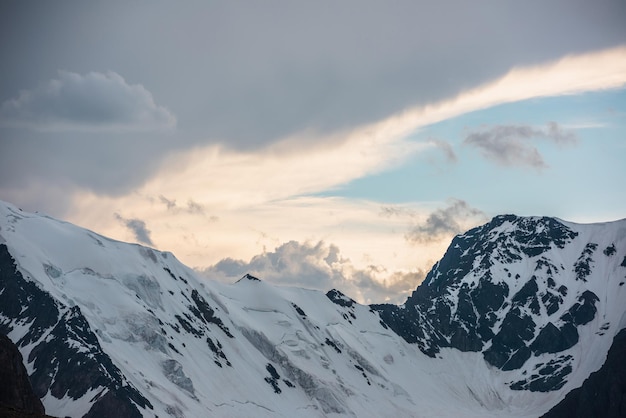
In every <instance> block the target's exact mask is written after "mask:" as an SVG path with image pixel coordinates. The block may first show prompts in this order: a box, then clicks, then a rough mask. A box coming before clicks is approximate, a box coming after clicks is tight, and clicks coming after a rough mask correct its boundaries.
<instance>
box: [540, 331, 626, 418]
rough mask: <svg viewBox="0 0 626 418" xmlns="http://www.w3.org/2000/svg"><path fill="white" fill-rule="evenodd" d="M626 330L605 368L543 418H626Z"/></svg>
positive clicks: (590, 377) (613, 348) (610, 352)
mask: <svg viewBox="0 0 626 418" xmlns="http://www.w3.org/2000/svg"><path fill="white" fill-rule="evenodd" d="M625 359H626V330H622V331H620V333H619V334H617V336H616V337H615V339H614V340H613V345H612V346H611V349H610V350H609V354H608V356H607V358H606V361H605V362H604V365H603V366H602V368H601V369H600V370H598V371H597V372H594V373H592V374H591V375H590V376H589V377H588V378H587V380H585V383H583V385H582V386H581V387H579V388H576V389H574V390H573V391H571V392H570V393H568V394H567V396H566V397H565V399H563V400H562V401H561V402H560V403H559V404H558V405H557V406H555V407H554V408H552V409H551V410H550V412H548V413H547V414H545V415H544V416H543V417H542V418H592V417H598V418H621V417H626V360H625Z"/></svg>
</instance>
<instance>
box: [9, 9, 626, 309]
mask: <svg viewBox="0 0 626 418" xmlns="http://www.w3.org/2000/svg"><path fill="white" fill-rule="evenodd" d="M624 22H626V3H625V2H624V1H621V0H614V1H609V0H597V1H593V2H591V1H587V0H555V1H550V2H545V1H532V0H531V1H525V2H520V1H499V2H493V1H486V0H485V1H483V0H480V1H473V2H468V1H447V0H446V1H437V2H426V1H406V2H405V1H393V2H378V1H370V0H359V1H352V0H346V1H341V2H326V1H321V2H320V1H316V2H290V1H266V2H231V1H228V2H226V1H225V2H212V1H207V2H200V1H198V2H185V3H182V2H166V1H156V2H154V1H150V2H147V1H135V2H130V4H129V3H128V2H121V1H101V2H99V1H96V2H82V1H59V2H34V1H32V2H31V1H3V2H1V3H0V48H1V52H2V59H1V60H0V74H1V77H0V199H2V200H5V201H9V202H11V203H14V204H17V205H19V206H21V207H23V208H24V209H27V210H31V211H39V212H43V213H47V214H49V215H51V216H54V217H57V218H61V219H64V220H68V221H70V222H73V223H76V224H79V225H81V226H84V227H87V228H90V229H93V230H95V231H96V232H99V233H101V234H104V235H107V236H111V237H113V238H117V239H120V240H124V241H132V242H138V243H142V244H147V245H150V246H153V247H155V248H158V249H160V250H167V251H172V252H174V253H175V255H176V256H177V257H178V258H179V259H180V260H181V261H183V262H184V263H186V264H187V265H189V266H192V267H194V268H197V269H198V270H200V271H201V272H202V273H203V274H204V275H206V276H207V277H208V278H209V279H212V280H225V281H232V280H234V279H236V278H238V277H240V276H241V275H243V274H244V273H246V272H250V273H252V274H255V275H257V276H259V277H261V278H263V279H265V280H268V281H272V282H276V283H281V284H286V285H295V286H305V287H309V288H316V289H321V290H328V289H330V288H333V287H336V288H339V289H340V290H342V291H344V292H345V293H347V294H348V295H350V296H352V297H353V298H355V299H357V300H359V301H361V302H383V301H390V302H394V303H395V302H402V301H403V300H404V299H405V298H406V296H407V295H408V293H409V292H410V291H411V290H413V289H414V288H415V287H416V286H417V285H418V284H419V283H420V281H421V280H422V279H423V277H424V274H425V272H426V271H428V269H429V268H430V267H431V266H432V264H433V263H434V262H435V261H436V260H437V259H439V258H440V257H441V255H442V254H443V252H444V251H445V248H446V247H447V244H448V243H449V241H450V239H451V238H452V237H453V236H454V235H455V234H457V233H460V232H462V231H464V230H466V229H467V228H469V227H472V226H475V225H478V224H480V223H483V222H485V221H486V220H488V219H490V218H491V217H492V216H494V215H497V214H500V213H515V214H519V215H549V216H557V217H560V218H562V219H566V220H571V221H576V222H599V221H610V220H615V219H619V218H623V217H626V193H625V192H624V179H625V178H626V25H625V24H624Z"/></svg>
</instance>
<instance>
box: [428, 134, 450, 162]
mask: <svg viewBox="0 0 626 418" xmlns="http://www.w3.org/2000/svg"><path fill="white" fill-rule="evenodd" d="M426 142H428V143H429V144H433V145H434V146H435V147H436V148H437V149H439V150H441V152H442V153H443V155H444V156H445V157H446V162H448V163H456V162H457V157H456V153H455V152H454V148H452V145H450V143H449V142H447V141H444V140H442V139H435V138H430V139H429V140H428V141H426Z"/></svg>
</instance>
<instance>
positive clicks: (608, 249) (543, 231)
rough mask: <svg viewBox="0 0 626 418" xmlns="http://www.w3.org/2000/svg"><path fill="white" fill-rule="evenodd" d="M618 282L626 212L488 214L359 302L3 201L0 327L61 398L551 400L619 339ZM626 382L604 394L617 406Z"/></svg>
mask: <svg viewBox="0 0 626 418" xmlns="http://www.w3.org/2000/svg"><path fill="white" fill-rule="evenodd" d="M625 282H626V220H621V221H616V222H610V223H602V224H589V225H581V224H574V223H570V222H564V221H561V220H558V219H554V218H542V217H516V216H512V215H506V216H498V217H496V218H494V219H493V220H491V221H490V222H489V223H487V224H485V225H483V226H480V227H478V228H474V229H472V230H470V231H468V232H467V233H465V234H462V235H459V236H457V237H456V238H454V240H453V241H452V243H451V245H450V247H449V248H448V250H447V252H446V254H445V255H444V257H443V258H442V259H441V260H440V261H439V262H438V263H436V264H435V266H434V267H433V268H432V270H431V271H430V273H429V274H428V276H427V277H426V279H425V281H424V283H422V284H421V285H420V286H419V287H418V288H417V289H416V290H415V291H414V292H413V294H412V295H411V296H410V297H409V298H408V299H407V301H406V302H405V304H403V305H401V306H396V305H372V306H364V305H360V304H358V303H356V302H355V301H353V300H352V299H350V298H349V297H348V296H346V295H344V294H342V293H341V292H339V291H337V290H331V291H329V292H328V293H326V294H324V293H321V292H318V291H312V290H305V289H299V288H290V287H277V286H273V285H270V284H268V283H265V282H263V281H262V280H259V279H258V278H255V277H252V276H250V275H246V276H244V277H243V278H242V279H241V280H239V281H238V282H237V283H234V284H230V285H227V284H223V283H220V282H214V281H209V280H206V279H202V278H200V277H199V276H198V275H197V274H196V273H195V272H194V271H193V270H192V269H190V268H188V267H186V266H184V265H183V264H181V263H180V262H179V261H178V260H177V259H176V258H175V257H174V255H173V254H171V253H168V252H160V251H157V250H154V249H151V248H147V247H143V246H140V245H135V244H126V243H122V242H119V241H114V240H111V239H108V238H106V237H103V236H101V235H98V234H96V233H94V232H91V231H88V230H85V229H82V228H79V227H77V226H74V225H72V224H69V223H66V222H62V221H58V220H55V219H52V218H49V217H47V216H43V215H40V214H32V213H26V212H23V211H22V210H20V209H18V208H16V207H14V206H12V205H11V204H8V203H4V202H0V333H1V334H5V335H7V336H8V337H9V338H10V339H11V340H12V341H13V342H14V343H15V344H16V345H17V347H18V348H19V351H20V352H21V354H22V356H23V358H24V363H25V366H26V370H27V373H28V375H29V377H30V382H31V385H32V387H33V390H34V392H35V394H36V395H37V396H39V397H40V398H41V400H42V402H43V405H44V407H45V410H46V413H47V414H50V415H54V416H71V417H81V416H88V417H101V416H124V417H135V416H136V417H139V416H150V417H152V416H159V417H165V416H174V417H203V416H219V417H244V416H250V417H252V416H254V417H263V416H266V417H281V416H283V417H294V416H299V417H322V416H354V417H398V416H402V417H405V416H406V417H445V416H450V417H458V416H464V417H539V416H542V415H544V414H546V413H549V414H552V415H551V416H559V415H558V414H559V413H558V409H553V408H555V406H557V404H559V402H561V401H562V400H563V399H564V398H565V397H566V395H567V394H570V395H569V397H568V399H569V402H570V404H571V405H573V404H576V402H578V400H576V399H574V400H573V401H572V399H571V397H572V396H577V395H576V393H577V392H576V391H580V390H583V392H584V390H588V389H585V386H584V385H583V383H584V382H585V380H586V379H588V378H589V382H591V381H592V380H593V379H592V378H590V375H592V377H593V375H594V373H596V374H597V373H603V371H602V370H603V369H601V368H602V366H603V364H605V361H607V363H608V360H607V354H608V353H609V352H610V351H611V353H613V352H623V351H624V344H626V338H625V336H626V335H625V332H621V333H620V331H622V330H623V329H624V328H626V303H625V302H626V285H625ZM614 341H615V343H614ZM616 350H617V351H616ZM619 350H621V351H619ZM623 358H624V357H623V356H622V357H620V356H619V355H614V354H612V355H609V359H613V360H611V361H612V362H613V363H611V368H612V370H617V368H619V367H621V368H622V369H623V368H624V361H623ZM616 359H617V360H616ZM620 359H621V360H620ZM615 364H617V366H616V365H615ZM596 380H600V381H604V382H605V383H606V379H596ZM622 381H624V379H623V378H622ZM585 384H587V383H585ZM592 384H595V383H592ZM581 385H583V388H579V387H580V386H581ZM624 387H625V386H624V384H623V383H622V386H619V385H618V386H617V389H616V386H615V385H613V386H610V388H608V389H603V390H605V391H606V392H607V393H606V394H604V395H606V398H607V399H608V401H607V402H604V404H602V402H600V401H598V402H599V403H598V405H599V406H597V407H595V408H596V411H609V410H610V411H613V412H611V413H612V414H616V415H613V416H623V415H620V414H624V413H626V396H625V395H624ZM577 388H579V389H577ZM594 388H596V386H594ZM575 389H576V391H574V390H575ZM594 390H596V389H594ZM610 391H612V392H611V393H609V392H610ZM616 391H617V392H616ZM620 391H621V392H620ZM584 393H587V392H584ZM604 395H602V396H604ZM572 402H573V403H572ZM601 404H602V405H601ZM616 405H617V406H616ZM598 408H600V409H598ZM601 408H605V409H601ZM611 408H612V409H611ZM551 410H552V412H549V411H551ZM555 411H557V412H555ZM555 414H556V415H555ZM607 414H608V413H603V412H599V415H598V416H608V415H607Z"/></svg>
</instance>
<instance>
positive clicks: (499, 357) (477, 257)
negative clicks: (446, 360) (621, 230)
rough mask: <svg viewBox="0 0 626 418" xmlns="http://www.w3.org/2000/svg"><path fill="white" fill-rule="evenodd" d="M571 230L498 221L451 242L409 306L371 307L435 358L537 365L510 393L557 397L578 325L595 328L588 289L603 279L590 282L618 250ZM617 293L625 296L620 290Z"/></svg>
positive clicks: (548, 222)
mask: <svg viewBox="0 0 626 418" xmlns="http://www.w3.org/2000/svg"><path fill="white" fill-rule="evenodd" d="M573 226H574V225H572V226H568V225H566V224H565V223H563V222H559V221H557V220H556V219H553V218H546V217H535V218H523V217H517V216H513V215H504V216H497V217H495V218H494V219H493V220H492V221H491V222H489V223H487V224H485V225H483V226H480V227H478V228H474V229H472V230H470V231H468V232H466V233H465V234H462V235H459V236H457V237H455V238H454V240H453V241H452V244H451V245H450V247H449V248H448V250H447V252H446V254H445V255H444V257H443V258H442V259H441V261H439V262H438V263H437V264H435V266H434V267H433V269H432V270H431V271H430V272H429V273H428V275H427V277H426V279H425V280H424V283H423V284H422V285H420V286H419V287H418V288H417V289H416V290H415V291H414V292H413V294H412V295H411V296H410V297H409V298H408V300H407V301H406V303H405V304H404V306H400V307H398V306H394V305H377V306H375V309H377V310H378V311H379V312H380V314H381V317H382V318H383V321H384V322H385V323H387V324H388V325H389V326H390V327H391V328H392V329H393V330H394V331H396V332H397V333H398V334H399V335H401V336H402V337H403V338H404V339H405V340H406V341H408V342H410V343H416V344H417V345H418V346H419V348H420V350H422V352H424V353H425V354H427V355H429V356H431V357H434V356H435V355H436V354H437V353H439V352H440V350H441V349H442V348H446V347H451V348H455V349H458V350H461V351H465V352H468V351H469V352H481V353H482V355H483V358H484V359H485V361H486V362H487V363H489V364H490V365H492V366H494V367H497V368H498V369H500V370H502V371H511V370H520V369H522V368H523V367H524V366H525V365H526V366H528V365H529V364H531V363H534V366H535V367H534V370H533V372H534V373H532V374H530V375H529V376H527V377H524V378H523V379H520V380H517V381H511V382H510V388H511V389H513V390H530V391H533V392H536V391H540V392H549V391H552V390H556V389H559V388H561V387H563V385H565V383H566V381H567V376H568V375H569V374H570V373H571V372H572V362H573V357H572V356H571V355H570V354H569V353H568V352H567V350H568V349H570V348H572V347H574V346H575V345H576V344H577V343H578V342H579V338H580V333H579V329H580V327H582V326H585V325H586V324H588V323H590V322H591V321H594V320H595V321H598V319H597V313H598V302H599V301H600V299H599V297H598V295H597V294H596V293H594V291H597V290H596V289H601V290H602V291H603V292H606V289H602V288H601V287H600V286H597V283H593V284H592V283H588V281H589V280H590V279H593V280H594V281H595V280H602V278H601V277H598V275H597V274H594V273H596V269H597V267H598V265H599V264H601V263H604V262H606V261H608V260H609V259H612V261H615V260H614V259H613V258H614V257H615V253H616V247H615V244H614V243H612V242H611V243H609V245H606V248H603V250H604V251H600V250H601V249H600V248H599V244H598V243H597V242H590V241H589V239H591V237H586V236H585V237H579V232H577V231H575V230H574V228H573ZM598 238H601V237H600V236H598ZM622 238H623V236H622ZM594 239H595V238H594ZM582 241H584V242H582ZM615 259H617V257H615ZM614 264H615V263H614ZM529 267H530V268H529ZM611 286H614V287H615V289H611V290H615V291H620V287H621V285H619V284H618V283H617V282H615V283H613V284H612V285H611ZM610 326H615V324H610V322H606V323H604V324H602V325H601V327H610ZM598 332H602V330H598ZM546 356H547V357H548V358H549V360H548V361H545V359H546ZM540 358H541V359H543V360H541V361H540V360H539V359H540Z"/></svg>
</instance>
